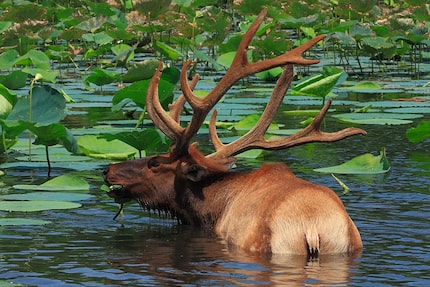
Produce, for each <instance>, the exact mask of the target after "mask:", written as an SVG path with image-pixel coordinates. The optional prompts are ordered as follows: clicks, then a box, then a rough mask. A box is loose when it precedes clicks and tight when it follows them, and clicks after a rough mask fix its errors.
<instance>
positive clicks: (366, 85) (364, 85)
mask: <svg viewBox="0 0 430 287" xmlns="http://www.w3.org/2000/svg"><path fill="white" fill-rule="evenodd" d="M339 89H341V90H352V91H354V90H372V91H374V90H380V89H381V86H380V85H378V84H376V83H374V82H360V83H357V84H355V85H353V86H348V87H341V88H339Z"/></svg>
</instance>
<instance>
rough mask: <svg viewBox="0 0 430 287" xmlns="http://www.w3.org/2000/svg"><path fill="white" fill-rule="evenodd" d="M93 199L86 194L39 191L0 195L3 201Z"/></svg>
mask: <svg viewBox="0 0 430 287" xmlns="http://www.w3.org/2000/svg"><path fill="white" fill-rule="evenodd" d="M91 197H93V196H92V195H90V194H88V193H74V192H55V191H50V192H49V191H40V192H28V193H19V194H6V195H1V196H0V199H3V200H44V201H82V200H87V199H89V198H91Z"/></svg>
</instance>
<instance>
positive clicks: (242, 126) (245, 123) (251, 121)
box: [233, 114, 278, 131]
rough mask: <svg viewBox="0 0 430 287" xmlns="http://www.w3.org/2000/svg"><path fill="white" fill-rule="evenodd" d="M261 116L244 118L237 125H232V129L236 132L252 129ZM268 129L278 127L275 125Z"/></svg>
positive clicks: (254, 115)
mask: <svg viewBox="0 0 430 287" xmlns="http://www.w3.org/2000/svg"><path fill="white" fill-rule="evenodd" d="M260 117H261V114H252V115H248V116H246V117H244V118H243V119H242V120H240V121H239V122H238V123H236V124H234V125H233V128H234V129H235V130H238V131H242V130H250V129H252V128H253V127H254V126H255V125H256V124H257V122H258V120H259V119H260ZM269 129H276V130H277V129H278V125H276V124H273V123H272V124H270V126H269Z"/></svg>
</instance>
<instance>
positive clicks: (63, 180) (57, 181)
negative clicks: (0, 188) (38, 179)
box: [13, 174, 90, 200]
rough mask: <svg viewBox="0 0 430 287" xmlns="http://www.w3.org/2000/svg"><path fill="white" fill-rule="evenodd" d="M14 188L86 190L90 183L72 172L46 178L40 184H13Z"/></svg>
mask: <svg viewBox="0 0 430 287" xmlns="http://www.w3.org/2000/svg"><path fill="white" fill-rule="evenodd" d="M13 187H14V188H16V189H23V190H45V191H50V190H52V191H56V190H61V191H71V190H72V191H88V190H89V189H90V185H89V184H88V182H86V181H85V180H84V179H82V178H81V177H79V176H76V175H72V174H64V175H60V176H57V177H55V178H53V179H51V180H48V181H47V182H45V183H42V184H41V185H34V184H17V185H14V186H13ZM62 200H64V199H62Z"/></svg>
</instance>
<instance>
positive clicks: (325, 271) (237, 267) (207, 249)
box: [109, 227, 359, 286]
mask: <svg viewBox="0 0 430 287" xmlns="http://www.w3.org/2000/svg"><path fill="white" fill-rule="evenodd" d="M150 234H151V233H150V232H145V233H142V234H135V236H134V237H130V236H122V235H118V236H116V240H115V243H114V244H115V248H114V249H115V250H118V251H119V252H118V253H113V254H111V255H110V256H109V261H110V263H111V264H112V266H114V267H116V268H117V269H121V270H123V271H124V272H127V273H133V274H140V275H142V276H143V277H144V278H146V277H147V279H149V278H151V280H154V282H153V283H155V282H157V283H158V284H160V283H162V284H181V285H192V286H225V285H230V286H233V285H234V286H255V285H268V286H284V285H285V284H286V283H288V286H304V285H306V286H327V285H347V284H348V282H350V277H351V273H353V272H354V270H355V269H356V268H357V258H359V254H357V255H355V256H346V255H336V256H324V257H321V258H319V259H315V260H312V261H308V260H307V259H306V257H304V256H281V255H277V256H272V257H267V256H262V255H257V254H252V253H247V252H243V251H241V250H231V249H230V250H226V249H225V245H224V244H222V243H221V242H219V241H218V240H217V239H216V238H213V237H211V236H209V235H208V234H203V233H202V232H200V231H197V230H195V229H192V228H189V227H182V228H181V230H180V232H179V233H177V234H176V236H174V238H172V237H170V235H166V238H164V240H163V239H162V238H163V235H162V234H157V233H156V234H154V233H153V236H155V237H156V238H154V237H152V236H150ZM171 240H172V241H171Z"/></svg>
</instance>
